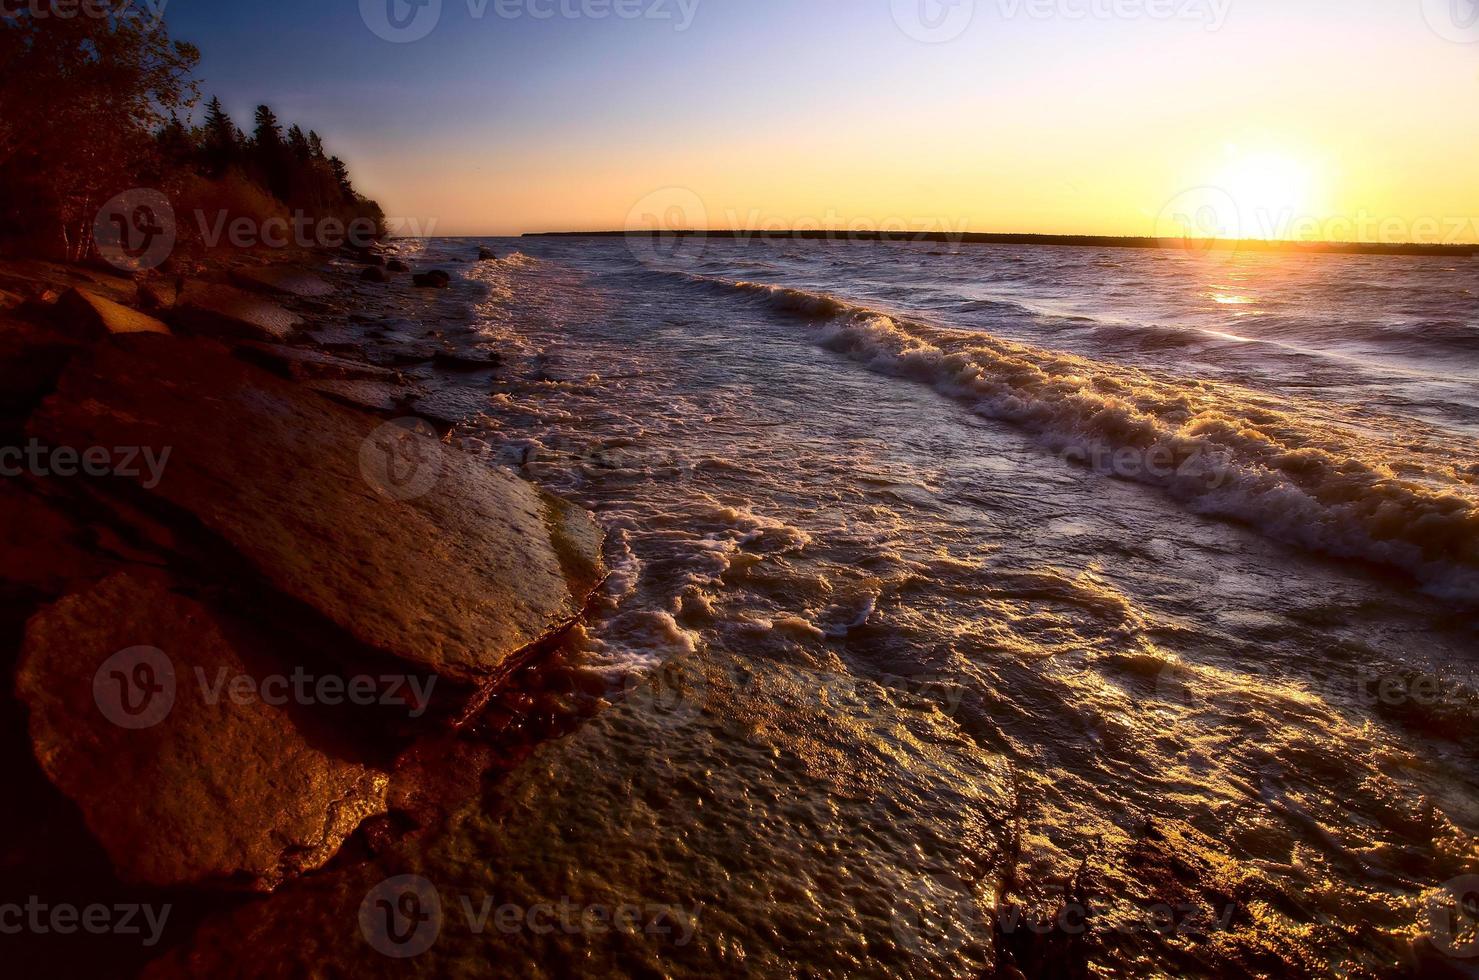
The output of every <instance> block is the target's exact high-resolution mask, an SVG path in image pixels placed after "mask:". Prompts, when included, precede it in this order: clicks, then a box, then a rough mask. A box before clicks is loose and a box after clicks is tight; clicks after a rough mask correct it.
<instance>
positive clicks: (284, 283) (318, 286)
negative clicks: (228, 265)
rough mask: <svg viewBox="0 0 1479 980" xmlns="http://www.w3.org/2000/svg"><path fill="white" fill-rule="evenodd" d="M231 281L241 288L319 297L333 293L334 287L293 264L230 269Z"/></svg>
mask: <svg viewBox="0 0 1479 980" xmlns="http://www.w3.org/2000/svg"><path fill="white" fill-rule="evenodd" d="M231 281H232V282H234V283H235V284H236V285H238V286H241V287H242V288H243V289H250V290H253V291H255V292H259V293H268V294H272V295H277V296H296V297H300V298H305V299H319V298H322V297H325V296H332V295H333V294H334V287H333V286H331V285H329V284H328V283H327V282H325V281H324V280H323V279H322V278H320V277H319V276H316V275H314V274H313V273H311V272H306V271H304V270H303V269H301V268H299V267H298V266H294V265H267V266H258V267H251V266H248V267H244V268H239V269H233V270H231Z"/></svg>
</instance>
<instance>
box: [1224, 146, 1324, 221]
mask: <svg viewBox="0 0 1479 980" xmlns="http://www.w3.org/2000/svg"><path fill="white" fill-rule="evenodd" d="M1212 183H1213V185H1214V186H1216V187H1217V188H1218V189H1220V190H1221V191H1223V192H1224V193H1225V194H1226V195H1227V197H1228V199H1229V200H1230V202H1231V203H1232V205H1233V206H1234V207H1235V208H1236V210H1237V216H1238V224H1239V226H1240V236H1241V237H1244V238H1285V237H1288V236H1289V235H1290V233H1291V229H1293V228H1295V227H1296V226H1298V225H1299V224H1300V223H1302V222H1304V221H1305V220H1306V219H1308V217H1309V215H1310V211H1311V207H1312V205H1313V200H1314V189H1315V174H1314V170H1313V168H1311V167H1310V166H1309V164H1307V163H1305V162H1303V161H1301V160H1299V159H1298V158H1296V157H1293V156H1289V155H1286V154H1282V153H1276V152H1258V153H1238V152H1236V151H1234V156H1233V159H1232V160H1231V161H1230V162H1229V163H1228V164H1227V166H1226V167H1225V168H1224V169H1223V170H1222V172H1221V173H1220V174H1218V176H1217V177H1216V179H1214V180H1213V182H1212Z"/></svg>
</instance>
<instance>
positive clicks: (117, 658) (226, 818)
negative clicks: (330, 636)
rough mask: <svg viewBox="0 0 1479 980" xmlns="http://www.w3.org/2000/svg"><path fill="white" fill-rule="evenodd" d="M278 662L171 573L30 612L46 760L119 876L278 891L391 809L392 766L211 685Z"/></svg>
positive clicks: (27, 659)
mask: <svg viewBox="0 0 1479 980" xmlns="http://www.w3.org/2000/svg"><path fill="white" fill-rule="evenodd" d="M274 667H275V668H276V669H280V670H282V672H283V673H284V674H286V673H287V672H288V670H290V669H291V668H285V667H282V665H273V664H268V663H264V662H263V661H262V660H261V659H260V655H259V654H247V653H244V652H243V650H242V649H239V648H238V646H237V645H236V644H235V643H234V642H233V641H232V640H231V639H228V634H227V631H226V630H225V629H223V627H222V625H221V624H220V622H219V621H218V620H217V619H216V618H215V616H213V614H212V613H211V612H210V611H209V610H208V609H206V608H205V607H204V606H202V605H200V604H199V603H197V602H195V601H194V600H192V599H188V598H185V597H184V596H181V595H178V594H176V593H174V592H171V591H170V589H169V582H168V579H167V578H166V577H165V576H164V575H163V574H162V573H158V572H138V573H136V572H121V573H118V574H116V575H113V576H111V577H109V578H108V579H106V580H104V581H103V582H101V583H99V584H98V585H97V586H95V587H93V588H92V589H90V590H88V591H87V592H84V593H81V594H78V595H73V596H68V597H67V598H64V599H62V600H60V601H58V602H57V603H55V604H54V605H52V606H50V607H49V608H47V609H46V610H44V611H42V612H41V613H39V614H37V616H36V617H34V618H33V619H32V620H31V622H30V624H29V625H28V627H27V630H26V639H25V646H24V648H23V650H22V654H21V661H20V665H19V667H18V669H17V674H16V694H17V696H18V697H19V699H20V700H21V701H22V702H23V703H24V704H25V705H26V706H27V708H28V709H29V712H30V732H31V740H32V743H33V747H34V749H35V753H36V758H37V760H38V761H39V762H40V764H41V768H42V769H43V770H44V771H45V772H46V774H47V776H48V777H49V778H50V779H51V780H52V782H53V783H55V784H56V786H57V787H58V788H59V789H60V790H61V791H62V792H63V793H65V794H67V795H68V796H69V797H71V798H72V799H73V800H74V801H75V802H76V803H77V805H78V807H79V809H80V810H81V811H82V815H83V818H84V819H85V820H86V822H87V825H88V827H89V829H91V831H92V832H93V834H94V836H96V837H97V839H98V841H99V842H100V843H101V844H102V845H103V848H104V849H105V850H106V851H107V852H108V855H109V857H110V858H111V859H112V861H113V864H114V866H115V867H116V868H117V870H118V872H119V875H120V877H122V878H124V879H125V880H127V881H131V882H137V883H143V884H151V885H164V886H173V885H182V884H194V883H207V882H216V883H230V884H233V885H240V886H245V887H247V888H251V889H254V890H262V891H266V890H271V889H272V888H274V887H276V886H277V885H278V884H280V883H281V882H282V881H283V880H284V879H285V878H286V877H289V876H292V875H295V874H299V873H301V872H303V871H305V870H310V869H313V868H316V867H320V866H322V865H323V864H324V863H325V862H327V861H328V859H329V858H330V857H332V856H333V855H334V853H335V852H336V851H337V850H338V848H339V846H340V845H341V844H342V843H343V841H344V838H345V837H347V836H348V835H349V834H350V833H352V832H353V831H354V829H355V828H356V827H357V826H359V824H360V823H361V822H362V821H363V820H364V819H365V818H366V817H368V816H370V815H372V814H375V813H380V812H383V810H384V805H385V791H386V786H387V782H388V779H387V777H386V775H385V774H384V773H383V772H381V771H379V770H376V769H374V768H371V767H369V766H366V765H362V764H359V763H357V762H353V761H348V760H346V759H343V758H339V757H337V756H336V755H335V754H331V753H330V752H328V751H326V750H325V749H323V748H320V747H319V745H320V744H322V733H315V737H314V738H313V740H310V738H309V737H308V736H307V735H306V734H305V731H304V730H303V728H301V727H300V725H299V723H298V722H297V721H296V720H295V719H294V718H293V717H291V716H290V715H289V713H288V711H287V710H286V709H284V708H282V707H275V706H272V705H269V704H267V703H265V701H263V700H262V699H261V698H258V697H245V698H233V697H231V696H230V695H229V693H228V692H227V691H226V690H225V689H224V688H223V689H220V690H219V692H218V693H219V696H217V697H214V698H212V697H210V696H209V691H210V688H209V685H210V684H211V683H214V682H215V681H216V680H217V679H219V678H232V677H238V676H243V675H246V676H255V677H261V676H264V673H265V672H267V671H269V670H271V669H274ZM197 671H199V672H200V673H199V674H197ZM201 677H204V678H205V685H204V686H203V685H202V681H201ZM212 702H214V703H212Z"/></svg>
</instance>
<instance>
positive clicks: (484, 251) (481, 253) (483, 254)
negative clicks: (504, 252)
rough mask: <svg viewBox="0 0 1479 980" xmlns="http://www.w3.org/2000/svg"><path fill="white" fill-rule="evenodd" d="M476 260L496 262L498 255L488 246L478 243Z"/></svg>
mask: <svg viewBox="0 0 1479 980" xmlns="http://www.w3.org/2000/svg"><path fill="white" fill-rule="evenodd" d="M478 261H479V262H497V261H498V256H497V255H496V254H495V253H494V251H493V250H492V249H491V248H489V247H488V246H486V245H479V246H478Z"/></svg>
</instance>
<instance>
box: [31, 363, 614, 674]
mask: <svg viewBox="0 0 1479 980" xmlns="http://www.w3.org/2000/svg"><path fill="white" fill-rule="evenodd" d="M122 340H126V338H125V339H121V340H120V342H118V343H115V344H111V345H107V346H104V347H99V348H96V349H93V350H91V351H89V352H87V353H86V354H85V355H82V356H79V357H78V358H77V359H76V360H75V361H74V362H73V364H72V365H71V366H70V367H69V369H68V370H67V371H66V372H65V373H64V375H63V377H62V380H61V382H60V385H59V388H58V391H57V393H56V394H55V395H54V396H52V397H51V398H50V399H48V400H47V402H46V403H45V404H44V405H43V407H42V408H41V409H40V410H39V411H38V412H37V414H36V415H35V416H34V417H33V419H32V423H31V431H32V433H33V434H35V435H36V436H38V437H39V438H43V439H49V440H52V441H54V442H57V443H65V444H74V445H131V446H150V447H157V450H156V451H157V452H159V453H162V452H163V450H164V448H165V447H169V449H170V453H171V455H170V456H169V459H168V464H167V466H166V467H165V468H164V469H163V472H162V476H161V478H160V480H159V483H158V486H157V487H155V488H153V489H152V490H149V491H148V493H149V494H150V496H151V497H153V498H156V499H157V500H159V501H163V502H166V503H167V504H169V505H171V506H172V507H174V508H178V509H180V510H182V511H184V512H186V513H188V514H189V515H191V516H192V517H193V518H194V519H195V520H198V521H199V522H200V523H201V525H203V526H204V527H205V528H206V529H207V530H208V531H209V532H211V533H212V534H214V535H216V536H218V537H220V538H221V539H222V540H223V541H225V542H226V543H227V544H229V545H230V546H231V547H232V548H233V549H234V550H235V551H237V552H238V553H239V554H240V555H241V556H242V557H243V558H244V559H245V560H246V562H247V563H248V564H249V565H251V566H252V567H253V568H254V569H255V571H256V572H257V573H258V574H260V575H261V576H262V577H263V579H264V580H265V581H266V582H267V583H269V584H270V586H271V587H272V588H274V589H276V590H277V591H279V592H281V593H282V594H284V595H286V596H288V597H291V598H292V599H293V600H295V601H297V602H301V603H303V604H305V605H307V606H309V607H311V608H312V609H314V610H316V611H317V612H318V613H319V614H321V615H322V616H323V617H325V618H326V619H328V620H329V621H331V622H333V623H334V624H336V625H337V626H339V627H340V628H341V629H342V630H344V631H345V632H346V633H348V634H350V635H351V636H353V637H354V638H356V639H357V640H358V641H360V642H361V643H364V644H365V645H367V646H369V647H371V648H374V649H377V650H381V651H384V652H385V653H388V654H391V655H393V656H396V657H399V658H401V659H403V660H406V661H409V662H411V663H413V664H416V665H417V666H419V667H423V668H426V669H429V670H432V671H435V672H437V673H439V674H444V675H447V676H448V677H450V678H451V679H453V680H457V681H462V682H466V683H473V684H476V683H483V682H488V681H493V680H497V679H499V678H501V677H504V676H506V675H507V673H508V672H509V671H510V670H512V669H513V668H514V667H515V666H516V665H517V664H518V663H519V662H520V658H521V656H522V655H523V651H525V649H526V648H528V647H529V646H530V645H531V644H534V643H536V642H537V641H539V640H541V639H542V638H544V637H546V636H548V635H549V634H551V633H552V632H554V631H556V630H558V629H561V628H563V627H564V626H566V625H567V624H569V623H570V622H571V621H573V620H574V618H575V617H576V616H577V615H578V614H579V612H580V610H581V608H582V607H583V604H584V602H585V598H586V596H587V595H588V593H589V592H590V590H591V589H593V588H594V586H595V584H596V582H597V580H598V579H599V577H600V575H601V567H600V558H599V546H598V538H599V535H598V533H597V532H596V530H595V526H594V524H593V522H591V520H590V518H589V516H588V515H584V514H583V513H581V514H580V515H579V516H574V515H573V514H572V512H571V511H570V510H569V509H568V508H566V507H565V506H564V505H562V504H561V503H560V502H558V501H556V500H555V499H554V498H553V497H550V496H548V495H546V494H543V493H542V492H540V491H539V490H537V489H535V488H534V487H533V486H532V485H530V484H528V483H525V482H523V481H521V480H519V479H518V478H516V477H514V476H512V475H510V474H507V473H504V472H500V471H496V470H492V469H490V468H488V467H487V466H486V465H484V464H482V463H480V462H477V461H475V460H472V459H470V458H468V457H465V456H463V455H462V454H460V453H458V452H456V451H453V450H451V449H450V448H448V447H446V446H443V445H442V444H441V443H440V442H438V441H436V440H435V439H434V438H429V437H428V436H426V435H423V434H419V433H417V432H415V431H412V430H410V429H407V428H403V427H399V426H391V427H389V428H385V427H384V426H383V425H382V424H381V423H380V422H378V421H377V420H376V419H374V418H369V417H366V416H364V415H362V414H359V413H355V412H352V411H349V410H347V409H342V408H339V407H337V406H335V405H333V404H331V403H329V402H328V401H326V400H324V399H322V398H320V397H318V396H315V395H312V394H310V393H306V392H304V391H303V390H301V389H300V388H297V387H295V386H292V385H290V384H288V383H287V382H284V381H281V380H279V379H278V378H276V377H273V376H272V375H270V374H268V373H266V372H265V371H261V370H259V369H256V368H253V367H251V366H249V365H246V364H243V363H241V362H240V361H238V360H236V359H235V358H232V357H230V356H229V355H227V354H225V353H224V352H222V351H221V350H220V349H219V348H217V347H216V346H215V345H212V344H210V343H208V342H199V341H196V342H191V341H182V340H173V341H172V340H164V339H162V338H161V339H156V340H155V341H154V342H153V343H150V342H148V340H140V339H134V340H133V342H131V343H125V342H122Z"/></svg>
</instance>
